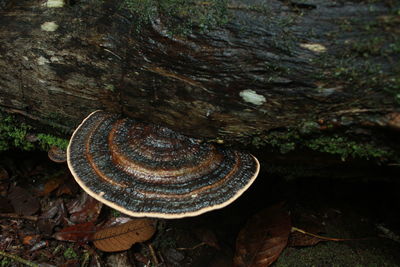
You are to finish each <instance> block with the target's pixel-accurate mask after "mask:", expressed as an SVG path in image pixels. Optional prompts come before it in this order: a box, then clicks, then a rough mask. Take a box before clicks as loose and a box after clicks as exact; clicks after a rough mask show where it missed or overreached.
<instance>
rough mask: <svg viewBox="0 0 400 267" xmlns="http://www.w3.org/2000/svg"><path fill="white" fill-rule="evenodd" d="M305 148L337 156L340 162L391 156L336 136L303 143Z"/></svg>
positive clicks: (387, 151) (360, 143) (389, 153)
mask: <svg viewBox="0 0 400 267" xmlns="http://www.w3.org/2000/svg"><path fill="white" fill-rule="evenodd" d="M305 146H306V147H308V148H310V149H312V150H316V151H320V152H326V153H329V154H334V155H339V156H340V157H341V158H342V160H345V159H347V158H348V157H353V158H364V159H372V158H376V159H380V158H383V157H386V158H390V157H391V156H392V153H391V151H389V150H386V149H383V148H379V147H376V146H374V145H372V144H369V143H362V142H356V141H352V140H349V139H348V138H346V137H341V136H338V135H333V136H321V137H318V138H315V139H311V140H308V141H307V142H306V143H305Z"/></svg>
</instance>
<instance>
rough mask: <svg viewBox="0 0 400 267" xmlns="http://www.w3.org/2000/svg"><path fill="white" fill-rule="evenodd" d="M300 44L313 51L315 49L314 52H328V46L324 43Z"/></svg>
mask: <svg viewBox="0 0 400 267" xmlns="http://www.w3.org/2000/svg"><path fill="white" fill-rule="evenodd" d="M300 46H301V47H302V48H305V49H308V50H311V51H313V52H315V53H323V52H326V47H325V46H323V45H322V44H316V43H303V44H300Z"/></svg>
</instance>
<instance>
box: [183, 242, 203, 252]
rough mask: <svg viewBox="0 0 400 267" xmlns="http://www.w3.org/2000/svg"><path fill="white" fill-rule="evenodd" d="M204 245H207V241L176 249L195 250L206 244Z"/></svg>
mask: <svg viewBox="0 0 400 267" xmlns="http://www.w3.org/2000/svg"><path fill="white" fill-rule="evenodd" d="M204 245H207V243H205V242H201V243H199V244H197V245H196V246H194V247H191V248H176V249H177V250H194V249H196V248H199V247H201V246H204Z"/></svg>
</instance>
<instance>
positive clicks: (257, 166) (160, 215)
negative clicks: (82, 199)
mask: <svg viewBox="0 0 400 267" xmlns="http://www.w3.org/2000/svg"><path fill="white" fill-rule="evenodd" d="M96 112H98V111H95V112H92V113H91V114H90V115H89V116H88V117H87V118H86V119H84V120H83V121H82V123H81V124H80V125H79V126H78V127H77V129H76V130H75V131H74V133H73V134H72V137H71V140H73V139H74V137H75V135H76V133H77V132H78V131H79V129H80V128H81V126H82V125H83V124H84V123H85V121H86V120H87V119H88V118H89V117H90V116H91V115H92V114H94V113H96ZM71 143H72V142H70V143H69V145H68V148H67V163H68V167H69V169H70V171H71V173H72V175H73V177H74V178H75V180H76V182H77V183H78V184H79V186H80V187H82V189H83V190H84V191H85V192H86V193H88V194H89V195H90V196H91V197H93V198H95V199H96V200H98V201H100V202H102V203H104V204H106V205H107V206H109V207H111V208H113V209H115V210H118V211H120V212H122V213H124V214H127V215H130V216H133V217H153V218H165V219H178V218H184V217H192V216H198V215H200V214H203V213H206V212H208V211H212V210H216V209H221V208H223V207H225V206H227V205H229V204H230V203H232V202H233V201H235V200H236V199H237V198H239V197H240V196H241V195H242V194H243V193H244V192H245V191H246V190H247V189H248V188H249V187H250V186H251V184H252V183H253V182H254V181H255V179H256V178H257V176H258V174H259V171H260V164H259V162H258V160H257V158H255V157H254V156H252V155H250V156H251V157H252V158H253V159H254V163H255V170H254V171H253V172H252V174H253V175H252V176H251V177H250V178H249V179H248V180H247V183H246V184H245V185H243V186H242V188H240V189H238V190H237V191H236V192H235V193H234V194H233V196H231V197H230V198H229V199H228V200H227V201H225V202H223V203H219V204H215V205H211V206H207V207H203V208H200V209H198V210H194V211H188V212H183V213H160V212H137V211H132V210H129V209H127V208H126V207H124V206H121V205H119V204H116V203H114V202H112V201H110V200H107V199H105V198H104V197H103V196H104V192H99V193H96V192H94V191H93V190H92V189H90V188H89V187H88V186H87V185H86V184H85V183H84V181H82V179H81V178H80V177H79V175H78V174H77V173H76V170H75V169H74V167H73V164H72V162H71V158H72V157H71ZM196 197H197V195H196V194H193V195H192V198H196Z"/></svg>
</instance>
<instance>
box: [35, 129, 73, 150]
mask: <svg viewBox="0 0 400 267" xmlns="http://www.w3.org/2000/svg"><path fill="white" fill-rule="evenodd" d="M37 138H38V140H39V145H40V147H41V148H42V149H43V150H48V149H49V148H50V147H52V146H57V147H59V148H61V149H67V146H68V140H66V139H63V138H59V137H56V136H53V135H49V134H42V133H40V134H38V135H37Z"/></svg>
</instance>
